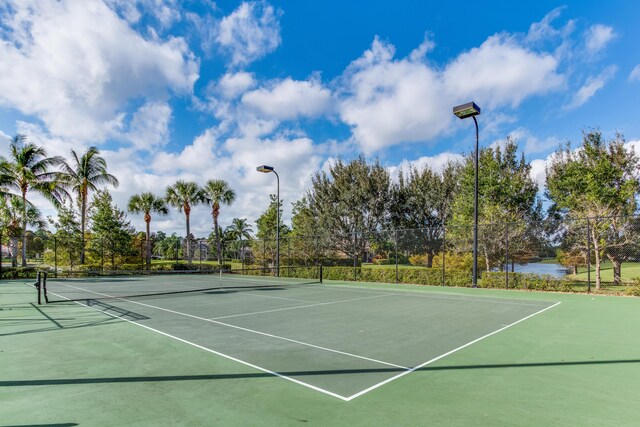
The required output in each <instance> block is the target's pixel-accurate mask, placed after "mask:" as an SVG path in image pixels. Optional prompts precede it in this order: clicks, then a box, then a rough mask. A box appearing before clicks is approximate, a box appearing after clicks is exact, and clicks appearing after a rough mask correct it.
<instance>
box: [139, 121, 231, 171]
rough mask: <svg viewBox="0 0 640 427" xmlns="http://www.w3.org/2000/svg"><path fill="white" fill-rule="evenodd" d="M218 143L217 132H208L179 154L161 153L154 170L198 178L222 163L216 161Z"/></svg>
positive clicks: (156, 157) (153, 165)
mask: <svg viewBox="0 0 640 427" xmlns="http://www.w3.org/2000/svg"><path fill="white" fill-rule="evenodd" d="M216 142H217V141H216V135H215V132H213V131H212V130H207V131H205V132H204V133H203V134H202V135H200V136H198V137H197V138H196V139H195V140H194V141H193V143H192V144H190V145H187V146H185V147H184V149H183V150H182V152H180V153H179V154H176V153H167V152H159V153H158V154H157V155H156V156H155V159H154V161H153V163H152V166H151V167H152V170H153V171H154V172H156V173H159V174H162V173H167V172H173V173H174V174H175V173H178V172H183V173H189V174H193V175H194V176H197V175H196V174H197V173H199V172H201V171H206V170H207V169H212V168H213V167H214V165H217V164H219V163H220V162H217V161H216V155H215V148H216ZM199 179H202V178H199Z"/></svg>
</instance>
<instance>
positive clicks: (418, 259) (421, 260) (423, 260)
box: [409, 254, 427, 266]
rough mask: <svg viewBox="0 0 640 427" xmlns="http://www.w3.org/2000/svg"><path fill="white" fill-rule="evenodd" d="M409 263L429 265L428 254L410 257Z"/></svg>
mask: <svg viewBox="0 0 640 427" xmlns="http://www.w3.org/2000/svg"><path fill="white" fill-rule="evenodd" d="M409 264H411V265H423V266H424V265H427V255H423V254H419V255H412V256H410V257H409Z"/></svg>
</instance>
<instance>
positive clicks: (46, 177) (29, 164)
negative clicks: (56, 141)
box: [0, 135, 68, 267]
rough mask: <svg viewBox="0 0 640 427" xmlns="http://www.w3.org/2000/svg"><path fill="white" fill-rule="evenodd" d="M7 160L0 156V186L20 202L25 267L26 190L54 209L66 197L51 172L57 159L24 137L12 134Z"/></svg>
mask: <svg viewBox="0 0 640 427" xmlns="http://www.w3.org/2000/svg"><path fill="white" fill-rule="evenodd" d="M9 153H10V154H9V159H5V158H3V157H0V186H1V187H2V188H4V189H5V191H16V193H11V194H12V195H14V196H16V195H17V196H19V197H20V198H21V200H22V204H21V206H22V209H23V214H22V216H21V218H22V224H21V226H22V239H23V240H22V266H23V267H25V266H26V265H27V252H26V251H27V240H26V239H27V223H28V214H27V209H28V207H29V206H30V203H29V201H28V199H27V194H28V192H29V190H33V191H35V192H36V193H39V194H40V195H41V196H43V197H44V198H45V199H47V200H49V201H50V202H51V203H53V205H54V206H56V207H58V206H60V204H61V203H62V200H63V199H64V198H65V197H67V196H68V194H67V192H66V191H65V189H64V187H63V186H62V185H61V183H60V173H59V172H56V171H52V170H51V169H52V168H53V167H55V166H59V165H61V164H63V163H64V160H63V159H62V158H61V157H47V152H46V150H45V149H44V148H42V147H39V146H37V145H35V144H32V143H28V142H26V137H25V136H24V135H16V136H15V137H14V138H13V139H12V140H11V144H10V145H9Z"/></svg>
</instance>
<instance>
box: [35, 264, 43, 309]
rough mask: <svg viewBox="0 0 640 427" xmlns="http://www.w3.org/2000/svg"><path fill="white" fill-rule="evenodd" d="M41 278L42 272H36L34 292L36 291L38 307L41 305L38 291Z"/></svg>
mask: <svg viewBox="0 0 640 427" xmlns="http://www.w3.org/2000/svg"><path fill="white" fill-rule="evenodd" d="M41 276H42V272H41V271H38V272H37V273H36V283H35V286H36V291H38V305H42V292H41V291H40V286H41V285H42V282H41Z"/></svg>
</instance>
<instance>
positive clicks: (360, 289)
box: [0, 275, 638, 425]
mask: <svg viewBox="0 0 640 427" xmlns="http://www.w3.org/2000/svg"><path fill="white" fill-rule="evenodd" d="M47 287H48V294H49V298H50V299H51V300H52V301H53V300H66V299H73V300H76V301H74V302H72V301H66V302H62V303H59V304H48V305H42V306H36V305H35V304H30V305H31V307H32V308H33V309H34V310H36V311H37V312H38V313H39V314H40V321H39V322H36V323H38V324H39V323H42V322H44V323H49V324H53V326H52V327H51V328H50V330H49V329H48V328H45V330H40V331H38V334H40V335H41V338H42V337H44V338H43V339H45V340H52V341H51V342H50V343H51V345H52V346H54V347H55V346H56V345H57V344H58V343H57V342H56V343H54V341H53V338H55V337H54V334H56V332H57V333H60V332H61V331H63V332H72V333H73V332H75V333H77V334H78V337H77V338H78V339H80V337H81V336H82V337H84V340H80V341H74V339H73V337H72V336H67V337H65V340H64V342H66V346H67V347H68V346H69V345H70V343H73V344H72V348H73V350H74V352H76V351H77V352H79V353H80V354H85V355H87V356H86V357H87V358H88V359H87V361H85V363H86V366H85V367H84V368H83V367H78V366H68V365H67V364H65V363H64V362H62V361H61V362H59V363H60V365H59V369H60V371H59V372H56V371H55V367H56V363H53V364H51V365H52V367H53V369H54V371H47V372H46V374H44V375H45V376H46V377H47V380H45V381H38V379H37V378H38V375H42V373H35V374H34V373H32V374H31V376H32V380H31V381H30V380H26V381H23V382H20V380H19V379H14V380H13V381H4V382H2V383H0V385H2V386H4V387H0V393H1V392H2V390H4V391H6V390H7V388H10V387H12V386H13V387H19V388H22V391H24V388H25V387H27V388H34V389H36V390H37V391H38V392H40V393H44V390H45V389H47V388H51V387H55V386H60V385H66V386H69V387H71V388H72V389H73V388H77V387H79V386H80V385H83V386H84V390H85V391H86V390H87V388H86V387H87V384H89V385H91V386H92V387H101V386H104V384H105V383H106V384H110V385H118V384H122V383H124V384H129V383H136V382H141V383H145V384H147V385H150V387H152V389H153V390H154V392H153V393H154V394H155V393H161V394H162V393H163V392H165V393H166V392H169V391H168V390H167V387H168V386H167V385H166V383H163V384H162V386H163V387H159V390H158V384H155V387H153V383H154V382H155V381H156V380H154V379H153V378H157V377H158V376H161V375H162V374H166V372H153V373H152V372H148V371H147V373H146V375H145V376H141V377H139V378H144V379H138V380H134V379H132V377H130V376H126V375H124V376H123V375H122V373H121V370H122V368H123V365H129V364H136V366H138V367H140V366H142V367H144V368H145V371H146V370H147V369H151V367H152V366H155V364H156V362H155V361H154V359H157V358H160V359H164V358H165V357H168V356H170V353H172V352H177V353H179V354H180V360H181V362H180V363H182V364H183V365H184V366H189V365H190V364H191V363H192V360H193V364H195V365H202V363H207V361H208V363H209V364H210V366H216V367H218V368H220V367H221V368H220V369H222V371H226V372H228V371H229V370H230V371H231V372H232V373H235V374H232V375H230V377H229V378H233V379H236V380H242V381H243V387H244V392H243V395H244V396H245V397H244V398H246V399H258V400H259V399H263V398H264V396H262V397H257V396H256V395H255V394H261V393H267V394H271V393H270V391H269V390H273V392H274V394H273V395H272V396H270V398H271V399H277V398H278V396H279V395H280V394H282V396H287V397H286V399H295V400H296V401H297V399H301V402H304V403H300V404H301V405H302V406H301V407H307V406H305V405H308V404H309V402H316V403H320V402H321V403H322V405H325V407H326V405H329V406H331V405H333V404H331V403H329V402H330V401H333V402H342V403H341V404H342V405H345V404H346V405H357V403H356V402H359V401H363V402H367V405H370V404H371V403H372V401H371V400H370V399H371V397H370V396H374V397H373V399H374V400H373V401H374V402H375V401H377V402H379V400H377V398H376V397H375V396H386V398H387V399H388V398H389V396H391V399H393V400H397V401H398V403H401V405H402V406H404V405H406V403H407V402H410V401H411V399H409V400H406V393H407V392H410V393H409V394H412V393H416V390H419V391H420V393H425V394H426V395H430V394H431V393H432V392H434V391H435V390H440V393H444V394H442V395H441V397H440V399H442V396H446V395H448V390H447V387H451V388H452V389H458V388H459V387H460V386H461V383H460V381H463V382H464V381H472V382H471V383H468V384H467V387H469V388H471V389H475V388H477V385H476V384H475V383H474V382H473V381H474V380H473V379H472V378H473V377H474V375H469V376H468V377H467V378H466V379H465V380H463V379H462V378H461V377H460V376H459V375H458V374H459V372H461V371H464V370H469V369H470V368H469V367H470V366H474V363H469V357H470V356H469V355H475V356H471V357H472V360H473V357H476V358H477V363H478V364H479V367H478V369H479V370H482V369H483V368H482V366H484V369H486V370H488V371H491V370H493V371H496V367H498V366H500V365H503V366H502V369H504V370H506V371H508V370H509V369H512V368H513V367H514V366H517V364H513V363H505V362H504V361H505V360H510V359H511V357H512V356H514V354H515V355H521V354H522V352H523V349H522V348H518V346H522V347H523V348H524V349H525V353H526V354H529V355H530V354H531V352H532V351H533V352H534V353H536V352H537V354H539V355H544V357H545V360H544V361H543V362H544V363H545V364H544V365H541V366H545V367H546V368H549V367H551V366H553V362H554V361H555V362H557V363H563V362H567V358H568V359H571V360H573V361H574V362H575V361H576V360H574V359H575V358H576V357H578V358H580V357H584V356H587V360H586V361H587V362H588V360H589V357H592V356H589V355H588V354H574V355H571V354H565V355H564V356H563V357H562V360H554V356H553V354H556V350H557V349H554V348H553V346H552V345H551V344H549V342H548V337H545V334H548V333H550V330H549V328H550V326H551V325H555V326H556V327H558V329H559V330H563V327H564V326H566V325H562V324H561V323H556V322H558V319H559V318H565V316H567V313H566V311H564V310H563V306H565V305H568V306H569V307H571V309H572V310H573V309H575V307H574V303H575V301H574V299H575V298H576V297H582V296H575V295H561V294H543V293H539V294H531V293H527V294H524V293H515V292H514V293H509V292H495V291H493V292H491V291H483V290H472V289H461V290H451V289H449V290H447V291H444V290H442V289H437V288H436V289H434V288H427V287H415V286H413V287H408V286H405V287H402V286H395V287H393V286H379V285H378V286H375V285H366V284H355V285H354V284H344V283H324V284H320V283H316V282H315V281H314V280H311V279H305V280H297V279H290V278H286V277H284V278H277V279H276V280H275V281H274V280H273V278H271V279H265V278H260V277H240V278H237V277H218V276H216V275H177V276H173V275H171V276H170V275H167V276H144V277H126V276H124V277H99V278H85V279H59V280H55V279H53V278H50V279H49V280H48V283H47ZM17 289H19V290H20V292H19V293H23V292H24V289H29V290H30V291H31V292H33V289H31V288H26V287H24V285H23V286H22V288H17ZM562 300H565V301H562ZM610 300H612V301H613V300H614V299H613V298H610ZM623 300H626V301H630V302H632V303H637V301H636V300H634V299H623ZM637 305H638V304H636V308H638V307H637ZM26 308H28V307H25V309H26ZM5 313H7V312H5ZM559 313H562V314H560V315H559ZM84 316H86V317H87V318H90V319H92V320H91V321H89V322H80V323H82V325H81V327H80V326H79V325H78V319H81V318H83V317H84ZM558 316H560V317H558ZM37 317H38V316H36V318H37ZM565 321H566V319H565ZM632 321H635V322H637V321H638V318H637V317H636V318H635V319H633V320H632ZM19 323H20V322H19V321H18V320H17V319H16V325H18V324H19ZM24 325H27V326H28V327H27V328H26V329H28V328H29V327H32V326H33V324H29V323H28V322H26V323H25V324H24ZM540 325H543V326H542V327H541V326H540ZM50 326H51V325H50ZM116 326H117V329H118V332H117V333H116V335H115V337H114V335H112V334H111V333H108V334H106V335H103V333H104V332H105V330H106V329H110V328H114V327H116ZM16 327H17V326H16ZM76 327H77V329H76V330H75V331H73V329H75V328H76ZM532 328H533V330H535V331H537V332H534V333H533V340H530V341H529V342H527V340H526V339H525V340H524V342H523V341H522V339H523V338H522V337H523V336H524V337H527V336H529V338H531V336H530V335H528V334H532V332H531V331H532ZM91 329H92V330H93V332H94V333H93V334H90V335H87V332H88V331H89V330H91ZM565 332H566V331H565ZM25 334H27V331H26V330H25ZM47 334H49V335H50V336H47ZM551 335H552V336H553V339H552V341H553V342H555V344H556V346H559V347H563V346H564V343H562V342H559V341H558V342H556V340H558V337H557V334H556V332H555V331H554V332H553V334H551ZM12 336H14V337H16V336H18V337H20V338H24V336H21V334H17V335H13V334H12ZM140 336H144V339H143V340H142V341H143V342H146V341H147V340H151V341H152V342H154V345H152V346H151V347H152V348H153V349H154V350H151V351H150V352H149V353H148V354H147V353H145V351H149V350H145V349H144V345H143V346H142V348H141V349H136V350H135V351H136V353H137V354H138V357H140V355H142V357H143V359H148V361H149V365H148V366H147V365H146V364H145V363H143V364H142V365H140V366H139V365H138V364H140V360H132V359H131V356H130V355H129V356H128V355H127V354H128V352H129V351H131V349H130V348H129V347H131V346H135V345H137V341H138V340H140ZM107 337H108V338H107ZM583 339H584V338H583ZM536 340H539V342H536ZM5 342H6V338H5ZM540 342H544V346H545V347H546V352H545V351H544V350H545V349H541V348H539V347H538V345H539V344H540ZM122 347H126V348H127V350H126V351H123V350H122ZM104 348H110V350H109V351H110V354H109V356H108V358H109V360H110V362H109V363H106V365H107V366H111V368H109V369H111V370H112V371H116V372H119V373H118V374H116V372H114V373H113V374H112V375H111V376H109V375H107V376H106V377H100V378H102V380H99V379H98V380H97V379H96V378H97V377H96V376H95V375H96V373H97V372H103V371H102V368H103V367H102V368H101V367H100V366H96V363H95V362H91V361H90V360H91V354H94V352H95V353H97V352H99V351H100V350H99V349H104ZM619 348H620V347H619ZM623 348H624V346H623ZM118 349H119V350H118ZM534 350H535V351H534ZM624 350H625V351H626V350H629V349H628V348H624ZM118 351H122V354H119V353H118ZM631 353H633V354H635V357H627V358H625V357H622V355H621V357H618V358H616V360H619V361H620V360H622V361H623V362H620V363H628V365H627V367H629V368H631V367H632V368H633V369H635V370H636V371H634V374H633V375H631V377H634V376H635V377H638V375H637V374H638V372H637V371H638V365H637V362H638V361H637V356H638V354H637V348H635V350H633V351H632V352H631ZM145 354H146V355H145ZM627 356H629V354H627ZM103 357H104V356H101V357H98V358H97V360H101V359H102V358H103ZM460 357H462V359H460ZM515 357H518V356H515ZM520 357H521V356H520ZM549 357H551V360H549ZM491 359H492V360H493V361H494V362H495V364H496V366H495V367H493V368H492V367H491V365H492V364H491V363H487V362H488V360H491ZM94 360H95V359H94ZM460 360H465V361H466V362H463V363H462V364H461V365H460V371H459V372H456V375H451V378H450V381H444V384H448V385H447V387H445V388H444V389H443V382H442V377H440V378H438V379H437V380H436V381H435V382H432V381H433V379H434V378H431V379H430V380H427V379H425V373H429V372H431V373H437V374H439V375H438V377H439V376H440V375H442V374H446V373H447V372H446V370H443V371H442V372H440V370H439V369H442V363H443V362H446V363H453V364H454V365H455V364H456V363H460ZM624 361H627V362H624ZM50 362H51V360H48V359H44V360H43V359H40V362H39V363H40V365H42V364H43V363H44V364H49V363H50ZM520 362H522V360H520ZM546 364H548V366H547V365H546ZM432 365H434V366H433V367H432ZM509 365H513V366H509ZM534 365H535V363H534V364H533V365H531V366H533V369H535V366H534ZM438 366H440V368H438ZM568 366H571V365H568ZM77 368H80V373H78V372H76V373H75V374H70V373H69V372H73V371H76V370H77ZM167 369H168V368H167ZM172 369H173V367H172V368H171V369H168V370H172ZM453 369H454V368H452V370H453ZM151 370H152V369H151ZM239 371H240V372H244V374H241V375H238V374H237V372H239ZM70 375H71V376H73V375H77V376H78V378H76V379H75V380H68V377H69V376H70ZM103 375H104V372H103ZM235 375H237V376H235ZM545 375H546V374H545ZM83 377H84V379H83ZM116 377H117V378H129V380H126V381H125V380H114V379H113V378H116ZM170 377H173V376H171V375H170ZM412 377H416V379H412ZM5 378H7V377H6V376H5ZM109 378H111V380H110V379H109ZM221 378H226V377H225V376H224V375H219V374H216V375H211V374H209V375H204V376H203V377H202V378H200V377H199V376H198V375H194V376H188V375H187V376H181V375H176V376H175V378H174V380H175V381H176V382H183V381H185V382H191V381H194V380H200V381H202V380H206V381H204V382H207V381H211V382H217V381H218V380H219V379H221ZM267 378H271V380H269V381H268V382H265V380H266V379H267ZM494 380H495V378H494ZM494 380H492V381H490V382H489V383H487V384H493V381H494ZM537 380H538V379H531V380H530V381H529V382H528V383H527V382H523V383H521V384H520V385H519V387H521V388H526V387H528V386H532V387H534V388H535V383H536V381H537ZM56 381H61V382H60V383H58V382H56ZM85 381H87V382H85ZM167 381H169V380H167ZM415 381H418V382H419V383H420V386H419V387H418V388H416V383H415ZM519 381H522V379H520V380H519ZM162 382H164V381H162ZM493 386H494V387H495V384H493ZM563 387H566V385H565V384H563ZM432 388H433V390H430V389H432ZM498 389H500V386H498ZM14 390H15V389H14ZM283 390H286V391H283ZM75 392H76V393H78V392H79V391H78V390H77V389H76V390H75ZM485 392H489V393H492V391H491V390H485ZM169 393H170V394H171V396H172V399H178V400H179V399H183V398H184V399H187V400H189V399H193V398H194V397H193V396H191V395H190V394H189V393H186V392H185V394H184V396H183V395H181V394H180V392H178V391H174V390H172V391H170V392H169ZM217 393H218V394H217V395H216V397H215V398H213V397H210V396H200V397H199V398H198V399H202V400H203V403H204V402H206V401H207V400H208V399H210V398H213V400H214V401H216V400H217V402H216V403H214V402H210V404H212V405H214V406H217V405H221V404H222V403H223V402H222V401H220V399H223V400H224V397H223V396H224V393H223V392H221V391H220V390H218V391H217ZM308 393H311V394H312V395H314V396H317V397H311V395H309V394H308ZM553 395H554V391H552V389H548V390H547V392H546V398H547V399H548V398H549V396H553ZM186 396H191V397H190V398H188V397H186ZM504 397H505V398H507V400H508V396H506V395H505V396H504ZM104 398H105V397H104V396H103V397H101V398H99V399H98V401H102V400H104ZM137 399H141V397H138V398H137ZM327 399H329V401H327ZM454 399H455V398H454ZM53 401H56V402H58V404H59V400H58V399H57V398H56V399H54V400H53ZM438 401H439V400H438V399H435V400H433V401H432V402H431V403H430V404H434V402H435V404H436V405H437V404H438V403H437V402H438ZM489 401H490V400H489ZM167 404H168V403H167ZM194 404H195V403H194V402H193V401H191V403H190V405H194ZM289 404H293V402H292V401H289ZM378 404H379V403H378ZM157 405H158V402H156V406H157ZM160 405H162V404H160ZM232 406H233V405H232ZM278 407H279V406H278ZM357 407H359V406H357ZM473 407H474V405H471V406H470V408H473ZM340 408H341V409H340V410H339V412H341V413H342V412H344V411H345V409H344V408H345V407H342V406H340ZM354 408H355V407H354ZM334 409H335V408H334ZM218 410H219V411H220V410H221V409H220V408H218ZM281 410H282V409H279V410H278V411H281ZM407 410H409V409H408V408H407ZM416 410H418V409H417V408H415V409H413V411H416ZM425 410H426V409H425V408H423V407H421V409H419V410H418V412H422V411H425ZM278 411H276V412H278ZM358 411H359V410H358ZM465 411H469V408H467V409H464V410H463V412H465ZM486 411H489V412H491V408H490V407H487V408H486ZM518 411H521V409H518ZM143 412H144V410H143ZM311 412H312V413H313V414H315V411H311ZM185 416H186V417H187V419H188V417H189V416H187V415H185ZM243 416H248V414H244V415H242V414H239V413H237V414H236V415H234V417H235V418H234V417H232V419H233V420H235V421H238V419H242V417H243ZM253 416H255V417H256V418H255V419H254V421H256V424H263V423H261V422H258V421H260V415H258V414H253ZM265 416H266V417H267V419H272V418H271V417H274V416H275V418H273V420H276V419H278V417H277V414H275V415H274V414H271V415H268V416H267V415H265ZM306 416H307V417H309V416H311V414H308V415H306ZM237 417H240V418H237ZM405 417H406V419H405V422H404V424H407V425H408V424H410V423H409V421H410V420H411V418H412V416H411V410H409V412H407V413H406V414H405ZM444 419H446V418H444ZM465 419H467V420H468V421H470V419H468V418H465ZM488 419H489V418H488ZM507 419H508V417H507ZM369 420H370V421H371V418H369ZM245 421H246V419H245ZM280 421H282V420H280ZM289 421H291V420H289ZM334 421H335V420H334ZM271 423H272V422H267V423H266V424H271ZM150 424H153V423H150ZM273 424H281V422H275V421H274V422H273ZM284 424H288V423H284ZM356 424H357V423H356ZM399 424H403V423H399ZM436 424H438V423H436ZM442 424H448V423H446V422H443V423H442ZM454 424H455V423H454ZM525 424H526V422H525Z"/></svg>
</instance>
